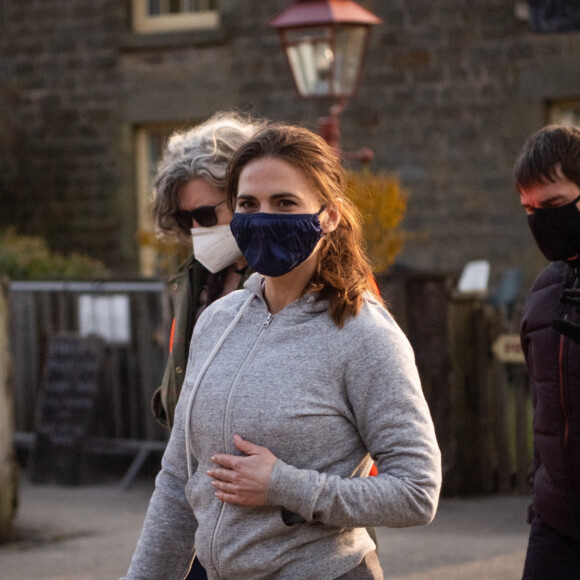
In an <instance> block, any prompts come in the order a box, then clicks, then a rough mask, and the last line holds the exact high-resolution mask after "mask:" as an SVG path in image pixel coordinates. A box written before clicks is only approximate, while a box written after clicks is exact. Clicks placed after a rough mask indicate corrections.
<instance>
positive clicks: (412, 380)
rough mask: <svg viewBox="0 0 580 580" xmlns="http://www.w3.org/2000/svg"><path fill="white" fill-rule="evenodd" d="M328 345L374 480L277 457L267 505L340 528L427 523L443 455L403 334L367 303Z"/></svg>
mask: <svg viewBox="0 0 580 580" xmlns="http://www.w3.org/2000/svg"><path fill="white" fill-rule="evenodd" d="M338 336H339V338H338V340H334V341H333V344H332V345H329V352H330V353H331V354H330V358H331V360H333V366H334V369H335V370H334V373H335V376H334V379H335V380H336V381H342V382H344V383H345V384H346V392H347V393H348V399H349V400H348V403H349V405H350V407H351V408H352V410H353V413H354V416H355V419H356V423H357V428H358V431H359V433H360V436H361V438H362V440H363V441H364V443H365V445H366V447H367V449H368V451H369V453H370V455H371V457H372V459H373V460H374V461H375V463H376V465H377V468H378V475H377V476H376V477H368V478H360V477H356V478H343V477H340V476H337V475H330V474H327V473H320V472H318V471H315V470H307V469H297V468H295V467H293V466H291V465H288V464H286V463H284V462H283V461H281V460H278V461H277V462H276V464H275V465H274V470H273V473H272V477H271V480H270V486H269V489H268V497H267V502H268V503H269V504H272V505H281V506H283V507H285V508H286V509H288V510H290V511H292V512H295V513H298V514H300V515H301V516H302V517H303V518H305V519H306V520H307V521H321V522H323V523H325V524H329V525H334V526H339V527H363V526H389V527H406V526H414V525H423V524H427V523H429V522H430V521H431V520H432V519H433V517H434V516H435V511H436V508H437V503H438V500H439V492H440V487H441V454H440V451H439V447H438V445H437V441H436V437H435V431H434V428H433V422H432V420H431V416H430V413H429V409H428V407H427V403H426V401H425V398H424V396H423V392H422V389H421V384H420V380H419V375H418V372H417V368H416V365H415V359H414V354H413V351H412V349H411V346H410V344H409V342H408V341H407V339H406V337H405V336H404V334H403V333H402V331H401V330H400V329H399V327H398V326H397V325H396V324H395V322H394V321H393V320H392V318H391V317H390V316H389V314H388V313H387V312H386V310H384V309H383V308H382V307H380V306H378V305H368V304H367V305H366V306H365V307H364V309H363V311H361V314H359V315H358V316H357V317H356V318H355V319H351V321H349V323H348V324H347V325H345V327H344V328H343V329H342V330H341V331H339V332H338Z"/></svg>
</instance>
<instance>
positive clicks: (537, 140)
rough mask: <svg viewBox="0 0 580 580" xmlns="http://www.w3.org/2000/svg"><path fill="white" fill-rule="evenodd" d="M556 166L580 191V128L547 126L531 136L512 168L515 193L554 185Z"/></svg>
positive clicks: (556, 177) (556, 176)
mask: <svg viewBox="0 0 580 580" xmlns="http://www.w3.org/2000/svg"><path fill="white" fill-rule="evenodd" d="M558 166H559V167H560V168H561V171H562V174H563V175H564V177H565V178H566V179H568V180H569V181H572V182H573V183H575V184H576V185H577V186H578V187H580V127H569V126H565V125H548V126H546V127H544V128H543V129H540V130H539V131H537V132H536V133H534V134H533V135H532V136H531V137H530V138H529V139H528V140H527V141H526V142H525V143H524V146H523V147H522V150H521V152H520V154H519V156H518V158H517V161H516V163H515V166H514V179H515V186H516V189H517V190H518V191H522V190H525V189H527V188H529V187H533V186H536V185H541V184H546V183H549V182H552V183H553V182H554V181H556V180H557V179H558V173H557V169H558Z"/></svg>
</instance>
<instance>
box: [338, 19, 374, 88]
mask: <svg viewBox="0 0 580 580" xmlns="http://www.w3.org/2000/svg"><path fill="white" fill-rule="evenodd" d="M367 32H368V28H367V27H366V26H356V27H355V26H349V27H344V28H338V29H337V31H336V52H335V59H336V61H335V69H334V85H335V86H334V88H333V89H334V90H333V92H334V93H335V94H336V95H344V96H351V95H352V94H353V93H354V91H355V90H356V83H357V81H358V77H359V73H360V70H361V68H362V58H363V52H364V49H365V40H366V35H367Z"/></svg>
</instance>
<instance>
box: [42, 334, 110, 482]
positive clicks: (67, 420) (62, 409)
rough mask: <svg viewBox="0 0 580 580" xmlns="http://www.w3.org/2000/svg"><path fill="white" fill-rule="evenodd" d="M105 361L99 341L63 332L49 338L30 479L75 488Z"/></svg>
mask: <svg viewBox="0 0 580 580" xmlns="http://www.w3.org/2000/svg"><path fill="white" fill-rule="evenodd" d="M102 361H103V342H102V340H101V339H100V338H97V337H86V338H82V337H80V336H79V335H76V334H61V335H57V336H55V337H53V338H52V339H51V340H50V343H49V347H48V354H47V357H46V364H45V368H44V380H43V383H42V388H41V392H40V393H39V397H38V407H37V414H36V443H35V445H34V449H33V453H32V468H31V479H32V480H33V481H36V482H47V481H55V482H57V483H61V484H68V485H78V484H79V483H80V479H81V460H82V451H83V441H84V439H85V437H86V435H87V431H88V429H89V427H90V424H91V421H92V418H93V414H94V408H95V401H96V398H97V395H98V392H99V382H100V375H101V368H102Z"/></svg>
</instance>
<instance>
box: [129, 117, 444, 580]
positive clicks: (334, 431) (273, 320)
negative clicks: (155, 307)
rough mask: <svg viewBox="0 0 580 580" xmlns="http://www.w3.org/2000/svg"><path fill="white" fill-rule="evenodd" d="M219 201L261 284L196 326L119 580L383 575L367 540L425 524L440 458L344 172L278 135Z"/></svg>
mask: <svg viewBox="0 0 580 580" xmlns="http://www.w3.org/2000/svg"><path fill="white" fill-rule="evenodd" d="M227 197H228V204H229V205H230V208H231V209H232V211H234V212H235V213H234V218H233V220H232V223H231V229H232V233H233V234H234V237H235V238H236V241H237V243H238V245H239V247H240V249H241V251H242V252H243V254H244V256H245V257H246V259H247V261H248V263H249V264H250V266H251V267H252V268H253V270H255V271H256V272H257V273H256V274H254V275H253V276H252V277H251V278H250V279H249V280H248V281H247V282H246V284H245V287H244V289H243V290H239V291H236V292H233V293H232V294H229V295H228V296H226V297H225V298H222V299H220V300H218V301H217V302H215V303H213V304H212V305H211V306H209V307H208V308H207V310H206V311H205V312H204V313H203V314H202V316H201V317H200V318H199V321H198V323H197V325H196V327H195V330H194V334H193V338H192V342H191V351H190V352H195V353H196V356H195V359H194V360H191V364H188V367H187V375H186V379H185V383H184V387H183V391H182V394H181V396H180V399H179V403H178V405H177V409H176V416H175V426H174V429H173V431H172V434H171V439H170V441H169V443H168V446H167V450H166V452H165V454H164V456H163V460H162V469H161V472H160V473H159V475H158V477H157V480H156V489H155V492H154V494H153V497H152V499H151V503H150V507H149V510H148V512H147V516H146V519H145V523H144V527H143V531H142V534H141V538H140V540H139V543H138V545H137V549H136V551H135V554H134V556H133V560H132V562H131V567H130V569H129V572H128V574H127V579H131V580H137V579H138V580H145V579H155V580H159V579H162V578H167V579H170V578H171V579H174V578H175V579H178V578H183V577H184V576H185V575H186V573H187V570H188V567H189V565H190V563H191V560H192V558H193V556H194V553H193V552H192V548H191V547H192V546H195V547H194V550H195V552H196V553H197V556H198V557H199V559H200V561H201V563H202V564H203V566H204V567H205V568H206V570H207V573H208V576H209V578H212V579H227V580H259V579H286V578H287V579H293V580H295V579H316V580H324V579H328V580H333V579H335V578H343V579H355V578H356V579H367V578H368V579H378V578H382V571H381V567H380V565H379V562H378V558H377V555H376V547H375V545H374V543H373V541H372V540H371V539H370V537H369V535H368V533H367V531H366V529H365V527H366V526H390V527H404V526H413V525H422V524H427V523H429V522H430V521H431V520H432V518H433V517H434V515H435V510H436V507H437V502H438V498H439V490H440V485H441V457H440V452H439V448H438V446H437V442H436V439H435V433H434V429H433V424H432V421H431V417H430V414H429V410H428V407H427V404H426V402H425V399H424V397H423V393H422V390H421V385H420V381H419V377H418V373H417V369H416V366H415V361H414V356H413V352H412V350H411V347H410V345H409V343H408V341H407V339H406V338H405V336H404V334H403V333H402V332H401V330H400V329H399V327H398V326H397V325H396V323H395V322H394V320H393V319H392V317H391V316H390V315H389V313H388V312H387V310H386V309H385V307H384V305H383V304H382V302H381V300H380V298H379V297H378V296H377V294H376V293H375V292H374V290H373V283H372V275H371V269H370V267H369V264H368V261H367V259H366V257H365V255H364V252H363V249H362V247H363V245H362V234H361V227H360V219H359V216H358V214H357V212H356V210H355V208H354V206H353V205H352V204H351V203H350V202H349V200H348V199H347V198H346V197H345V181H344V172H343V169H342V166H341V163H340V159H339V157H338V156H337V155H336V152H334V151H333V150H332V149H331V148H330V147H329V146H328V145H327V144H326V143H325V142H324V141H323V140H322V139H321V138H320V137H318V136H317V135H315V134H313V133H311V132H310V131H308V130H306V129H303V128H300V127H292V126H287V125H271V126H269V127H266V128H265V129H263V130H262V131H260V132H259V133H258V134H257V135H256V136H254V138H253V139H251V140H250V141H249V142H248V143H246V144H245V145H243V146H242V147H241V149H240V150H239V151H238V152H237V153H236V155H235V156H234V158H233V159H232V162H231V164H230V168H229V173H228V184H227ZM373 461H374V462H375V463H376V465H377V468H378V475H377V476H376V477H367V476H368V473H369V470H370V468H371V466H372V463H373Z"/></svg>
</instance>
